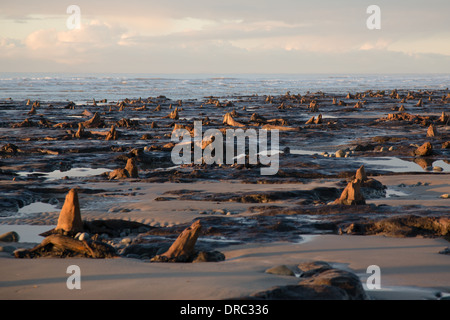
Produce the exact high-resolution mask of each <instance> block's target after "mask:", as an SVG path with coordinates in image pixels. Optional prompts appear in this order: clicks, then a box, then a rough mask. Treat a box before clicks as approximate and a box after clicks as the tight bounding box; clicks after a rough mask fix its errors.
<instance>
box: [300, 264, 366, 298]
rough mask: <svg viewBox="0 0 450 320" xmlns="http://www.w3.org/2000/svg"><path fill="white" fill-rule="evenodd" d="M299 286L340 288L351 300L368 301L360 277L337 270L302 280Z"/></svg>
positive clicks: (326, 271) (330, 270)
mask: <svg viewBox="0 0 450 320" xmlns="http://www.w3.org/2000/svg"><path fill="white" fill-rule="evenodd" d="M299 284H307V285H314V286H329V287H335V288H339V289H342V290H344V291H345V292H346V293H347V295H348V298H349V300H366V299H368V296H367V294H366V293H365V291H364V288H363V286H362V284H361V281H360V280H359V278H358V276H357V275H356V274H354V273H352V272H349V271H345V270H340V269H335V268H332V269H329V270H325V271H322V272H319V273H317V274H313V275H311V276H310V277H309V278H305V279H304V280H301V281H300V283H299Z"/></svg>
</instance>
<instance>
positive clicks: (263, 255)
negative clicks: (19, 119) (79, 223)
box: [0, 235, 450, 300]
mask: <svg viewBox="0 0 450 320" xmlns="http://www.w3.org/2000/svg"><path fill="white" fill-rule="evenodd" d="M355 237H356V236H336V235H319V236H313V237H311V238H308V239H307V240H305V242H304V243H299V244H292V243H284V242H274V243H269V244H260V243H256V244H255V243H253V244H252V243H249V244H245V245H235V246H230V247H226V248H223V249H222V252H224V254H225V255H226V260H225V261H223V262H210V263H194V264H183V263H181V264H176V263H169V264H164V263H149V262H148V261H147V262H146V261H142V260H139V259H128V258H117V259H106V260H101V259H97V260H94V259H76V258H72V259H34V260H23V259H14V258H10V257H8V258H6V257H2V258H1V261H2V273H1V280H0V283H1V287H2V289H1V290H0V298H1V299H152V300H153V299H154V300H158V299H163V300H165V299H168V300H192V299H193V300H210V299H214V300H216V299H217V300H221V299H230V298H239V297H241V296H248V295H250V294H252V293H254V292H257V291H261V290H266V289H269V288H271V287H273V286H280V285H288V284H295V283H297V282H298V279H297V278H296V277H292V276H277V275H271V274H267V273H265V272H264V271H265V270H266V269H268V268H270V267H272V266H274V265H280V264H284V265H287V266H290V267H292V268H294V267H295V266H296V265H298V264H299V263H300V262H304V261H314V260H321V261H328V262H330V263H332V264H333V265H335V266H337V267H339V268H343V269H347V270H351V271H353V272H355V273H357V274H358V275H359V276H360V277H361V279H362V281H363V283H365V280H366V279H367V277H368V276H369V275H370V274H368V273H366V271H367V267H368V266H370V265H374V264H376V265H378V266H379V267H380V268H381V289H380V290H378V289H373V290H368V291H367V292H368V294H369V296H370V297H371V298H372V299H383V300H384V299H388V300H389V299H395V300H398V299H400V300H402V299H438V297H442V295H445V294H446V293H447V294H448V293H449V292H450V291H449V290H450V277H449V275H448V270H449V267H450V261H449V259H448V256H445V255H439V254H437V251H439V250H441V249H442V248H445V247H446V245H447V243H446V241H444V240H440V239H415V238H408V239H393V238H387V237H382V236H360V237H357V238H356V239H355ZM72 264H75V265H78V266H79V267H80V268H81V270H82V273H81V290H69V289H67V286H66V281H67V278H68V276H69V275H68V274H67V273H66V270H67V267H68V266H69V265H72Z"/></svg>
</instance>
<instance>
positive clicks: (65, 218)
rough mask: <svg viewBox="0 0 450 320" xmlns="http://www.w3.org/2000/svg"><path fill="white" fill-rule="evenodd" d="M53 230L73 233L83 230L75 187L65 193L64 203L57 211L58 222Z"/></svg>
mask: <svg viewBox="0 0 450 320" xmlns="http://www.w3.org/2000/svg"><path fill="white" fill-rule="evenodd" d="M55 231H57V232H58V231H61V232H64V233H68V234H72V235H75V234H77V233H78V232H82V231H83V221H82V220H81V212H80V203H79V202H78V193H77V191H76V189H71V190H69V192H68V193H67V195H66V199H65V201H64V205H63V207H62V209H61V212H60V213H59V218H58V224H57V226H56V228H55Z"/></svg>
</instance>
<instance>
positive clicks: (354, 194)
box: [334, 179, 366, 205]
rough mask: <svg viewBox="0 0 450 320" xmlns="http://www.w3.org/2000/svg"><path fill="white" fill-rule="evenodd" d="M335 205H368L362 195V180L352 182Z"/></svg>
mask: <svg viewBox="0 0 450 320" xmlns="http://www.w3.org/2000/svg"><path fill="white" fill-rule="evenodd" d="M334 203H335V204H345V205H359V204H366V200H365V199H364V196H363V195H362V193H361V180H358V179H355V180H353V181H350V182H349V183H348V185H347V186H346V187H345V189H344V191H342V194H341V196H340V198H339V199H336V200H335V202H334Z"/></svg>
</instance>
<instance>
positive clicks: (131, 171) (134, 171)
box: [125, 158, 139, 178]
mask: <svg viewBox="0 0 450 320" xmlns="http://www.w3.org/2000/svg"><path fill="white" fill-rule="evenodd" d="M125 170H127V171H128V175H129V176H130V177H131V178H137V177H138V176H139V171H138V166H137V165H136V160H135V159H134V158H128V160H127V165H126V166H125Z"/></svg>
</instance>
